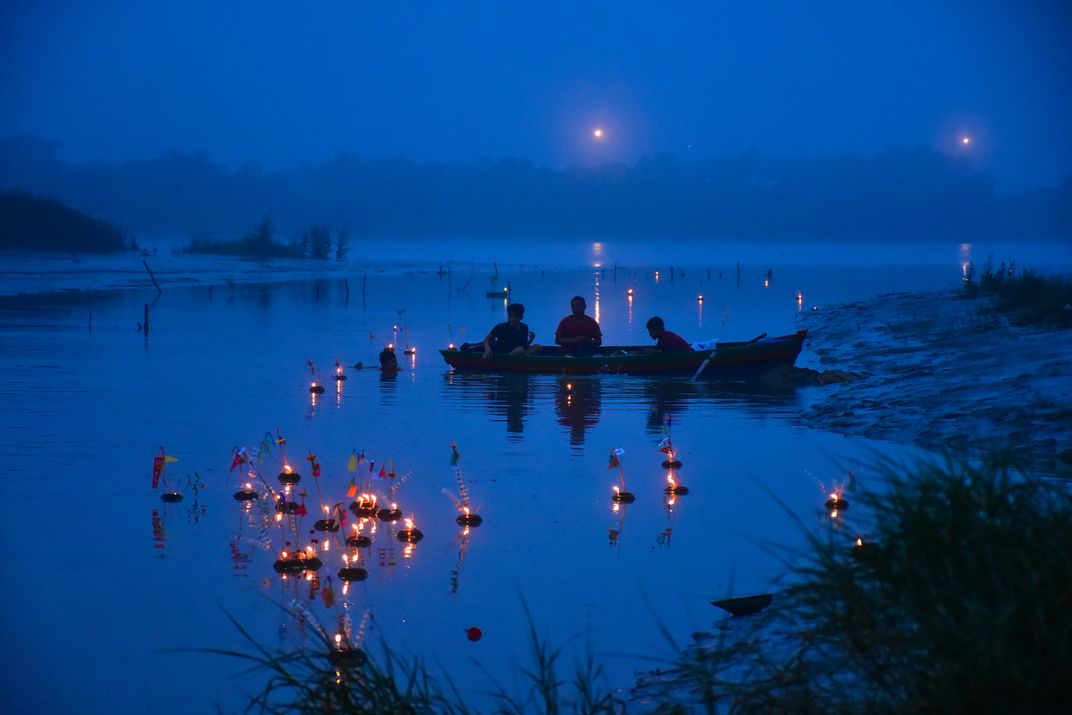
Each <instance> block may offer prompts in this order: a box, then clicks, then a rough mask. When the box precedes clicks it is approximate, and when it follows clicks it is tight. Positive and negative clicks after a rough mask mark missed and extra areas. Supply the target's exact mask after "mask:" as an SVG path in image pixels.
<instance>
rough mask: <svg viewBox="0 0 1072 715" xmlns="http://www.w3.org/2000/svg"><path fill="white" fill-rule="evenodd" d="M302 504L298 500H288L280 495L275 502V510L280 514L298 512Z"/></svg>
mask: <svg viewBox="0 0 1072 715" xmlns="http://www.w3.org/2000/svg"><path fill="white" fill-rule="evenodd" d="M300 506H301V504H299V503H298V502H296V501H287V499H286V498H285V497H279V498H278V499H276V502H275V510H276V511H278V512H279V513H280V514H297V513H298V508H299V507H300Z"/></svg>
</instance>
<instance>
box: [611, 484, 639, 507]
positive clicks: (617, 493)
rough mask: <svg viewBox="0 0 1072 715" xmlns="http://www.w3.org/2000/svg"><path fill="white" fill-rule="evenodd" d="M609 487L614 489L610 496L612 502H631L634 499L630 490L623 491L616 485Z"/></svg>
mask: <svg viewBox="0 0 1072 715" xmlns="http://www.w3.org/2000/svg"><path fill="white" fill-rule="evenodd" d="M611 489H613V490H614V494H612V495H611V497H610V499H611V501H613V502H618V503H621V504H632V503H633V502H635V501H636V496H635V495H634V494H633V493H632V492H623V491H622V490H621V489H619V488H618V487H616V486H614V487H611Z"/></svg>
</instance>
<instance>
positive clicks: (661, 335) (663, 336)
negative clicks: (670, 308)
mask: <svg viewBox="0 0 1072 715" xmlns="http://www.w3.org/2000/svg"><path fill="white" fill-rule="evenodd" d="M647 327H648V335H650V336H651V337H652V338H653V339H654V340H656V341H657V342H656V343H655V347H654V348H648V352H658V353H683V352H689V351H691V350H692V346H691V345H689V344H688V343H687V342H686V341H685V338H683V337H681V336H680V335H678V334H677V333H672V332H670V331H669V330H667V329H666V324H665V323H663V319H662V318H660V317H659V316H657V315H655V316H652V317H651V318H650V319H649V320H648V322H647Z"/></svg>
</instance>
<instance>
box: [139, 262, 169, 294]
mask: <svg viewBox="0 0 1072 715" xmlns="http://www.w3.org/2000/svg"><path fill="white" fill-rule="evenodd" d="M141 264H142V265H143V266H145V270H146V271H148V272H149V277H150V278H152V279H153V285H154V286H156V292H157V293H163V292H164V290H163V289H162V288H161V287H160V284H159V283H157V282H156V276H154V275H153V271H152V269H151V268H149V264H148V263H146V262H145V259H144V258H143V259H142V260H141Z"/></svg>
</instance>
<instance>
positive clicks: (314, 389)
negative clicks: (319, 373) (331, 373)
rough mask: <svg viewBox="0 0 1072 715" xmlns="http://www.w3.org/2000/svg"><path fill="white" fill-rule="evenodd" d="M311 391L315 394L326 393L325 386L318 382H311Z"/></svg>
mask: <svg viewBox="0 0 1072 715" xmlns="http://www.w3.org/2000/svg"><path fill="white" fill-rule="evenodd" d="M309 392H311V393H312V394H314V395H323V394H324V386H323V385H321V384H318V383H316V382H314V383H311V384H310V385H309Z"/></svg>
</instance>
